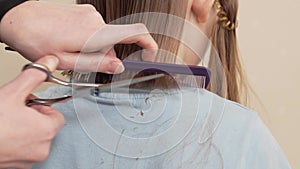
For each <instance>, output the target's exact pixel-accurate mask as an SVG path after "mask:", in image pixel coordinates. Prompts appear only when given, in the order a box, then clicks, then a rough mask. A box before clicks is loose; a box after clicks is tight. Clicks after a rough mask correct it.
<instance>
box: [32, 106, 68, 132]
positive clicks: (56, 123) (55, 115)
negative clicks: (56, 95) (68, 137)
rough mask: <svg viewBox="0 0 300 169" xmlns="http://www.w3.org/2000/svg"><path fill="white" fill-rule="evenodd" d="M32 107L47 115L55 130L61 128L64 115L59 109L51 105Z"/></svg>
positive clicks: (63, 122)
mask: <svg viewBox="0 0 300 169" xmlns="http://www.w3.org/2000/svg"><path fill="white" fill-rule="evenodd" d="M32 108H34V109H35V110H36V111H38V112H40V113H42V114H44V115H47V116H48V117H49V118H50V119H51V123H52V125H53V127H54V129H55V132H58V131H59V129H61V128H62V127H63V126H64V124H65V123H66V121H65V118H64V116H63V115H62V114H61V113H60V112H59V111H57V110H55V109H53V108H51V107H48V106H42V105H35V106H33V107H32Z"/></svg>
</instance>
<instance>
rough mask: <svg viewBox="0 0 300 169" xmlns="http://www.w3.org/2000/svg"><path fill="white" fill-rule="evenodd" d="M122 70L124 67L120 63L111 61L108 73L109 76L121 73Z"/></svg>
mask: <svg viewBox="0 0 300 169" xmlns="http://www.w3.org/2000/svg"><path fill="white" fill-rule="evenodd" d="M124 70H125V67H124V65H123V64H122V62H120V61H113V62H112V63H111V64H110V65H109V67H108V73H110V74H117V73H122V72H123V71H124Z"/></svg>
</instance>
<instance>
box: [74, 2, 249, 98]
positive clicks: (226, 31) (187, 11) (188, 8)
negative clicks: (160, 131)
mask: <svg viewBox="0 0 300 169" xmlns="http://www.w3.org/2000/svg"><path fill="white" fill-rule="evenodd" d="M77 2H78V3H88V4H92V5H94V6H95V7H96V9H97V10H98V11H99V12H100V13H101V15H102V17H103V19H104V20H105V22H106V23H111V22H112V21H115V20H117V19H119V18H122V17H125V16H127V15H132V14H136V13H145V12H158V13H166V14H171V15H175V16H178V17H181V18H183V19H185V20H188V21H189V22H191V23H193V24H194V25H195V26H197V27H198V28H199V29H200V30H201V31H202V32H203V33H204V34H205V35H206V36H207V37H208V38H209V39H210V40H211V43H212V44H213V46H214V48H215V50H216V52H217V53H218V55H219V58H218V59H219V60H220V61H221V63H222V67H223V73H224V76H225V77H226V78H224V79H226V80H225V81H224V79H221V80H220V79H219V80H215V81H214V82H213V83H212V84H211V85H210V90H211V91H212V92H215V93H217V94H219V95H221V96H224V97H226V98H228V99H230V100H233V101H237V102H241V91H242V89H245V88H244V87H245V86H246V84H245V83H244V75H243V71H242V67H241V64H240V60H239V55H238V50H237V39H236V26H237V11H238V2H237V0H77ZM139 16H140V18H138V19H136V18H135V21H142V22H143V23H147V22H151V24H152V25H154V26H155V24H156V25H159V26H161V25H167V23H155V21H153V19H152V20H151V21H147V17H143V16H142V15H139ZM183 26H184V25H183V24H180V23H179V24H178V26H177V27H174V28H172V29H174V30H175V32H176V31H177V33H178V34H180V33H181V32H182V29H183ZM166 27H167V26H166ZM166 29H167V28H166ZM153 37H154V39H155V40H156V41H157V43H158V45H159V47H160V49H163V50H165V51H168V52H171V53H173V54H175V55H180V54H182V53H184V55H185V56H182V59H183V61H184V62H185V63H186V64H195V65H196V64H198V63H199V62H200V61H201V59H199V58H198V57H192V55H194V54H193V52H191V51H189V50H187V49H186V47H182V46H184V45H181V44H180V42H179V41H178V40H176V39H174V38H171V37H167V36H164V35H157V34H156V35H153ZM194 38H197V37H194ZM199 38H200V37H199ZM191 40H193V39H191ZM199 48H200V47H199ZM139 49H140V48H139V47H137V46H136V45H116V47H115V50H116V53H117V56H118V57H120V58H121V59H124V58H125V57H127V56H128V55H129V54H131V53H133V52H134V51H137V50H139ZM172 56H174V55H172ZM172 56H165V57H157V60H156V61H158V62H168V63H175V59H176V58H174V57H172ZM209 64H210V63H209ZM210 66H211V65H209V67H210ZM210 69H211V71H213V72H214V71H215V72H217V70H215V68H214V67H213V66H212V67H210ZM222 75H223V74H222ZM222 75H220V76H222ZM98 77H99V76H98ZM216 78H218V77H216ZM100 79H102V81H103V80H106V79H109V78H107V75H103V74H101V78H100ZM222 80H223V82H222ZM160 82H161V81H160ZM224 88H225V92H224Z"/></svg>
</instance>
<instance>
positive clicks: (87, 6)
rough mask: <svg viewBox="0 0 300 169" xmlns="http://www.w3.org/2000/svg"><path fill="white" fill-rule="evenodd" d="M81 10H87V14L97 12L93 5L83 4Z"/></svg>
mask: <svg viewBox="0 0 300 169" xmlns="http://www.w3.org/2000/svg"><path fill="white" fill-rule="evenodd" d="M81 8H82V9H84V10H85V12H91V11H97V10H96V8H95V7H94V6H93V5H91V4H83V5H81Z"/></svg>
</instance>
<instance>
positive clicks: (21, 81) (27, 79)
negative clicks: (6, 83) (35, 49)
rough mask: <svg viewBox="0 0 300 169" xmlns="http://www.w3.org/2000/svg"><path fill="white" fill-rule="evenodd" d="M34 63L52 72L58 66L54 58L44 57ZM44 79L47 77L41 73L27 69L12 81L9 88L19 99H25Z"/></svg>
mask: <svg viewBox="0 0 300 169" xmlns="http://www.w3.org/2000/svg"><path fill="white" fill-rule="evenodd" d="M35 63H38V64H42V65H44V66H47V67H48V68H49V70H50V71H51V72H53V71H54V70H55V69H56V67H57V65H58V59H57V58H56V57H55V56H45V57H43V58H41V59H39V60H38V61H36V62H35ZM46 78H47V75H46V73H45V72H43V71H40V70H38V69H27V70H25V71H23V72H22V73H21V74H20V75H19V76H18V77H17V78H16V79H15V80H13V81H12V82H11V83H10V86H11V87H12V89H13V90H14V91H15V93H16V94H18V96H19V97H21V99H25V98H27V96H28V95H29V94H30V93H31V92H32V91H33V90H34V89H35V88H36V87H37V86H38V85H40V84H41V83H42V82H44V81H45V80H46Z"/></svg>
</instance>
